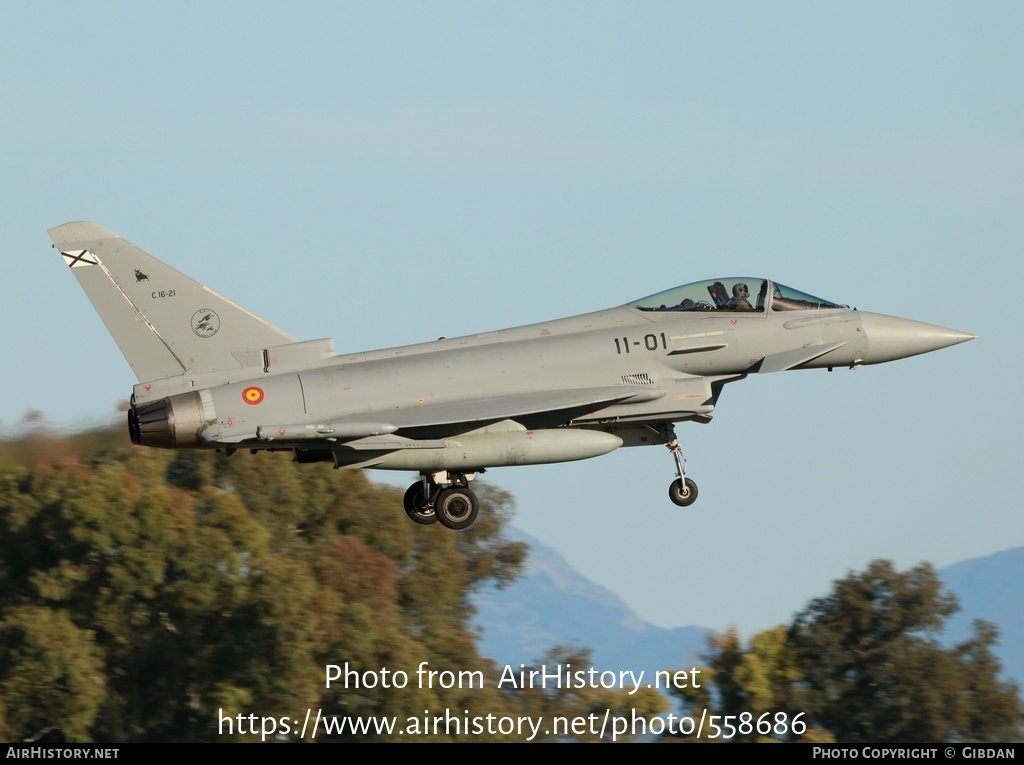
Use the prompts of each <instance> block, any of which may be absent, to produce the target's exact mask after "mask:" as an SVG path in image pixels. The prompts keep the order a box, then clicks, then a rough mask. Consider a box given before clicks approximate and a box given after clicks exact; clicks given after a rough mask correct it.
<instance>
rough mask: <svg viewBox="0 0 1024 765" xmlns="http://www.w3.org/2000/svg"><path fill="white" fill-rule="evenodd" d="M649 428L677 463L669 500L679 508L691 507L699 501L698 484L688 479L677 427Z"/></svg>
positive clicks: (668, 424) (669, 490) (669, 491)
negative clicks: (677, 435)
mask: <svg viewBox="0 0 1024 765" xmlns="http://www.w3.org/2000/svg"><path fill="white" fill-rule="evenodd" d="M647 427H648V428H649V429H650V430H652V431H654V433H656V434H657V435H658V438H660V439H661V441H662V443H664V444H665V446H666V447H668V450H669V451H670V452H672V458H673V459H674V460H675V461H676V480H674V481H673V482H672V483H671V484H669V487H668V498H669V499H671V500H672V502H673V503H675V504H676V505H679V507H689V506H690V505H692V504H693V503H694V502H696V501H697V484H696V482H695V481H693V480H691V479H689V478H687V477H686V457H685V456H684V455H683V446H682V444H680V443H679V439H678V438H677V437H676V429H675V427H674V426H673V425H672V423H670V422H669V423H666V424H664V425H659V426H658V427H653V426H651V425H648V426H647Z"/></svg>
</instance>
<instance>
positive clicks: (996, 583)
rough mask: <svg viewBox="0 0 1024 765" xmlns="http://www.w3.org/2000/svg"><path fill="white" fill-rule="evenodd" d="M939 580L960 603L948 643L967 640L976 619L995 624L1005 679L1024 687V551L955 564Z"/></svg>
mask: <svg viewBox="0 0 1024 765" xmlns="http://www.w3.org/2000/svg"><path fill="white" fill-rule="evenodd" d="M939 576H940V577H941V578H942V581H943V582H945V584H946V587H948V588H949V590H950V591H951V592H952V593H954V594H955V595H956V596H957V598H958V599H959V601H960V611H959V612H957V613H956V614H954V615H953V617H952V618H951V619H950V620H949V622H947V625H946V639H947V641H948V642H949V643H950V644H952V643H957V642H960V641H962V640H964V639H966V638H967V637H968V635H970V630H971V623H972V622H973V621H974V620H975V619H984V620H985V621H989V622H992V623H993V624H995V625H996V626H997V627H999V645H998V646H996V651H995V652H996V655H997V656H999V658H1000V659H1001V660H1002V662H1003V675H1004V676H1005V677H1008V678H1012V679H1014V680H1016V681H1017V684H1018V685H1020V686H1022V687H1024V547H1014V548H1011V549H1009V550H1003V551H1002V552H998V553H995V554H993V555H989V556H987V557H984V558H972V559H971V560H965V561H962V562H960V563H954V564H953V565H952V566H946V567H945V568H943V569H940V570H939Z"/></svg>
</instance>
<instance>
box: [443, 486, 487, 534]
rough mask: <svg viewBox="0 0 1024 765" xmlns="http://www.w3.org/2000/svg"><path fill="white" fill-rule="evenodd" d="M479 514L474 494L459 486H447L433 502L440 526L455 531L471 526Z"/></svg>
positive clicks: (478, 504) (477, 502)
mask: <svg viewBox="0 0 1024 765" xmlns="http://www.w3.org/2000/svg"><path fill="white" fill-rule="evenodd" d="M479 512H480V502H479V501H478V500H477V498H476V494H474V493H473V492H472V491H471V490H470V489H465V488H463V487H461V486H449V487H448V488H447V489H444V490H442V491H441V492H440V493H439V494H438V495H437V498H436V499H435V500H434V514H435V515H436V516H437V519H438V520H439V521H441V525H442V526H447V527H448V528H449V529H455V530H456V531H459V530H461V529H468V528H469V527H470V526H472V525H473V521H475V520H476V516H477V514H478V513H479Z"/></svg>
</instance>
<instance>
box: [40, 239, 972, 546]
mask: <svg viewBox="0 0 1024 765" xmlns="http://www.w3.org/2000/svg"><path fill="white" fill-rule="evenodd" d="M49 233H50V236H51V238H52V239H53V241H54V246H55V247H56V248H57V249H59V250H60V253H61V255H62V256H63V257H64V260H65V262H66V263H67V265H68V266H70V267H71V269H72V271H73V273H74V274H75V276H76V277H77V278H78V281H79V283H80V284H81V285H82V287H83V289H84V290H85V292H86V295H88V297H89V299H90V300H91V301H92V304H93V306H95V308H96V310H97V311H98V312H99V314H100V317H101V318H102V319H103V322H104V324H106V326H107V329H108V330H109V331H110V334H111V335H113V337H114V340H115V341H116V342H117V345H118V347H119V348H120V349H121V352H122V353H123V354H124V356H125V358H126V359H127V360H128V363H129V364H130V365H131V367H132V369H133V370H134V371H135V374H136V375H137V377H138V379H139V381H140V382H139V384H138V385H136V386H135V389H134V393H133V395H132V399H131V409H130V411H129V412H128V427H129V430H130V432H131V438H132V441H133V443H136V444H142V445H144V446H155V447H161V448H166V449H203V448H215V449H223V450H224V451H225V452H227V453H228V454H231V453H233V452H234V451H236V450H237V449H249V450H252V451H254V452H255V451H256V450H270V451H282V450H287V451H290V452H293V453H294V455H295V459H296V460H297V461H298V462H321V461H323V462H333V463H334V465H335V466H336V467H339V468H377V469H381V470H410V471H417V472H419V474H420V478H419V480H417V481H416V482H415V483H413V484H412V486H410V487H409V490H408V491H407V492H406V496H405V510H406V512H407V513H408V515H409V517H410V518H411V519H412V520H414V521H416V522H417V523H423V524H428V523H433V522H435V521H440V522H441V523H442V524H444V525H445V526H447V527H448V528H452V529H464V528H466V527H468V526H469V525H471V524H472V523H473V521H474V520H475V519H476V516H477V512H478V507H479V505H478V502H477V498H476V495H475V494H474V493H473V490H472V489H471V488H470V486H469V484H470V481H471V480H472V479H473V478H474V477H475V475H476V474H477V473H481V472H483V471H484V470H485V469H486V468H491V467H501V466H505V465H535V464H542V463H551V462H565V461H569V460H580V459H587V458H590V457H597V456H599V455H602V454H607V453H608V452H610V451H613V450H615V449H617V448H619V447H620V446H641V445H646V444H664V445H665V446H667V447H668V449H669V451H670V452H671V454H672V456H673V458H674V460H675V468H676V479H675V480H674V481H673V482H672V484H671V486H670V487H669V497H670V498H671V500H672V501H673V502H674V503H675V504H677V505H681V506H687V505H690V504H692V503H693V501H694V500H695V499H696V498H697V485H696V484H695V483H694V482H693V481H692V480H691V479H690V478H689V477H688V476H687V475H686V461H685V459H684V457H683V453H682V448H681V446H680V444H679V439H678V438H677V437H676V432H675V427H674V424H675V423H677V422H691V421H692V422H704V423H706V422H709V421H710V420H711V415H712V412H713V411H714V408H715V406H716V404H717V403H718V397H719V396H720V395H721V393H722V388H723V386H725V384H726V383H732V382H736V381H738V380H742V379H743V378H745V377H746V376H747V375H749V374H752V373H761V374H763V373H766V372H781V371H783V370H788V369H823V368H827V369H829V370H831V369H832V368H833V367H839V366H843V367H850V368H854V367H858V366H861V365H866V364H880V363H882V362H885V361H892V360H894V359H901V358H905V357H907V356H913V355H916V354H919V353H927V352H929V351H934V350H937V349H939V348H945V347H947V346H950V345H955V344H957V343H962V342H964V341H965V340H971V339H972V338H973V337H974V335H969V334H965V333H963V332H957V331H955V330H951V329H943V328H942V327H936V326H933V325H931V324H922V323H920V322H916V321H910V320H908V319H898V318H895V317H893V316H885V315H883V314H877V313H865V312H863V311H857V310H855V309H851V308H850V307H849V306H845V305H838V304H836V303H831V302H829V301H827V300H822V299H821V298H817V297H814V296H812V295H808V294H806V293H804V292H800V291H798V290H795V289H791V288H789V287H785V286H783V285H781V284H779V283H777V282H773V281H771V280H769V279H762V278H752V277H737V278H725V279H708V280H706V281H702V282H694V283H692V284H686V285H684V286H682V287H674V288H672V289H669V290H666V291H664V292H659V293H657V294H655V295H651V296H649V297H645V298H641V299H640V300H635V301H633V302H631V303H627V304H625V305H622V306H619V307H617V308H609V309H607V310H604V311H597V312H596V313H588V314H583V315H581V316H571V317H569V318H564V319H556V320H554V321H549V322H542V323H540V324H531V325H527V326H523V327H515V328H513V329H503V330H501V331H498V332H487V333H484V334H480V335H469V336H467V337H456V338H451V339H445V338H442V339H440V340H437V341H434V342H428V343H420V344H418V345H408V346H403V347H399V348H388V349H384V350H379V351H366V352H361V353H341V354H336V353H335V352H334V341H333V340H331V339H321V340H306V341H299V340H297V339H296V338H294V337H292V336H290V335H288V334H287V333H286V332H283V331H282V330H280V329H278V328H277V327H274V326H272V325H271V324H269V323H267V322H266V321H264V320H263V319H261V318H259V317H258V316H256V315H254V314H252V313H250V312H249V311H247V310H245V309H244V308H242V307H241V306H239V305H237V304H236V303H233V302H231V301H230V300H228V299H227V298H224V297H222V296H220V295H218V294H217V293H216V292H213V291H212V290H210V289H209V288H207V287H205V286H204V285H202V284H199V283H198V282H196V281H194V280H193V279H191V278H189V277H188V276H185V275H184V274H182V273H180V272H179V271H176V270H175V269H173V268H171V267H170V266H168V265H166V264H165V263H162V262H161V261H159V260H157V259H156V258H154V257H152V256H151V255H149V254H147V253H145V252H143V251H142V250H140V249H139V248H137V247H135V246H134V245H132V244H130V243H129V242H127V241H125V240H124V239H122V238H121V237H119V236H118V235H117V234H114V233H113V232H111V231H108V230H107V229H105V228H103V227H102V226H99V225H97V224H95V223H87V222H78V223H65V224H64V225H62V226H58V227H56V228H53V229H51V230H50V232H49Z"/></svg>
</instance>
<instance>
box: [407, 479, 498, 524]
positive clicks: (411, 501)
mask: <svg viewBox="0 0 1024 765" xmlns="http://www.w3.org/2000/svg"><path fill="white" fill-rule="evenodd" d="M472 475H473V474H472V473H471V474H469V477H467V475H466V474H465V473H450V472H445V471H442V472H441V473H434V474H430V473H423V474H421V475H420V480H418V481H417V482H416V483H414V484H413V485H412V486H410V487H409V488H408V489H407V490H406V492H405V500H404V505H405V513H406V515H408V516H409V518H410V519H412V520H413V521H415V522H416V523H422V524H423V525H428V524H431V523H436V522H437V521H440V522H441V525H442V526H447V527H448V528H449V529H455V530H460V529H467V528H469V527H470V526H472V525H473V521H475V520H476V516H477V514H478V513H479V512H480V502H479V500H477V498H476V494H475V493H474V492H473V490H472V489H471V488H469V479H470V477H472ZM440 477H444V478H447V479H448V481H449V482H448V483H439V482H438V478H440Z"/></svg>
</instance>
